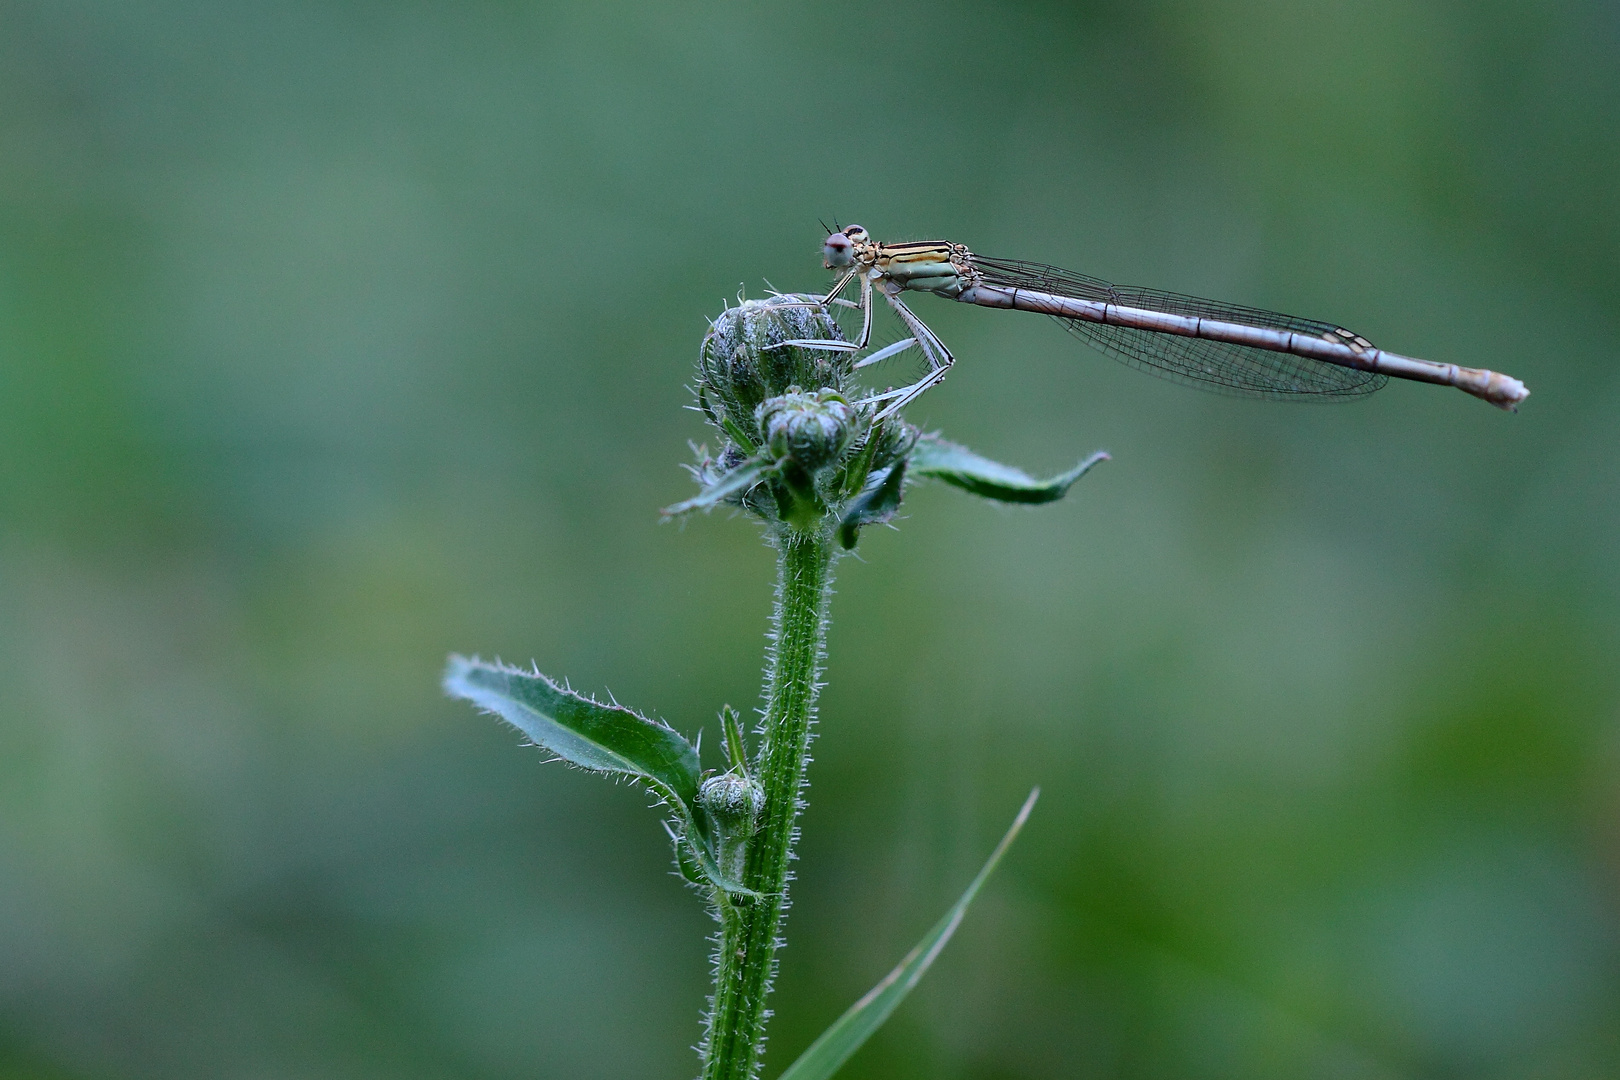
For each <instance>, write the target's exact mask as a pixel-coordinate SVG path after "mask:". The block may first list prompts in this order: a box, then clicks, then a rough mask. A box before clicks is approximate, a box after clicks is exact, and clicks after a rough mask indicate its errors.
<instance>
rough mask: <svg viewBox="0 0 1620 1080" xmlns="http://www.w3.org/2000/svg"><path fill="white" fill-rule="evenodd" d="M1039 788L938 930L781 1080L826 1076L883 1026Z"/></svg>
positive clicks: (1007, 841)
mask: <svg viewBox="0 0 1620 1080" xmlns="http://www.w3.org/2000/svg"><path fill="white" fill-rule="evenodd" d="M1040 794H1041V789H1040V788H1036V789H1035V790H1034V791H1031V792H1030V793H1029V798H1027V799H1025V800H1024V806H1023V809H1021V810H1019V811H1018V816H1017V817H1016V818H1014V819H1013V823H1012V827H1011V828H1009V829H1008V830H1007V835H1006V836H1003V837H1002V838H1001V843H999V844H997V845H996V849H995V850H994V851H992V852H991V853H990V858H989V859H987V860H986V861H985V864H984V869H982V870H980V871H979V875H978V877H975V878H974V879H973V881H972V883H970V884H969V885H968V887H967V891H966V892H964V893H963V894H962V896H961V899H959V900H957V901H956V903H955V904H954V905H952V907H951V910H949V911H947V912H946V913H945V917H944V918H942V919H940V920H939V922H937V923H935V924H934V928H933V929H932V930H930V931H928V933H927V934H926V935H924V937H923V939H922V940H921V941H919V942H917V946H916V948H914V949H912V950H911V951H910V952H909V953H907V954H906V958H905V959H904V960H902V961H900V965H899V966H898V967H896V968H895V969H894V970H893V971H891V972H889V973H888V974H887V975H885V976H884V977H883V980H882V981H881V982H879V983H878V984H877V985H876V986H874V987H872V989H871V990H869V991H867V993H866V996H865V997H863V998H861V1000H859V1001H857V1002H856V1003H855V1004H853V1005H851V1006H850V1007H849V1011H848V1012H846V1013H844V1015H843V1016H840V1017H839V1018H838V1019H837V1021H835V1022H834V1023H833V1026H832V1027H830V1028H828V1029H827V1030H826V1031H823V1032H822V1033H821V1035H820V1036H819V1037H818V1038H817V1039H816V1041H815V1042H813V1043H811V1044H810V1048H809V1049H808V1050H806V1051H805V1052H804V1053H802V1054H800V1055H799V1060H797V1061H795V1062H794V1063H793V1064H792V1065H789V1066H788V1069H787V1072H785V1073H783V1074H782V1076H781V1080H827V1078H828V1077H830V1076H832V1075H833V1073H835V1072H837V1071H838V1070H839V1069H840V1068H841V1067H842V1066H843V1064H844V1062H846V1061H848V1060H849V1057H850V1055H851V1054H853V1053H855V1051H857V1050H859V1049H860V1048H861V1044H863V1043H865V1042H866V1040H867V1039H869V1038H871V1036H872V1033H873V1032H875V1031H876V1030H877V1029H878V1028H880V1027H882V1026H883V1022H884V1021H885V1020H887V1019H888V1018H889V1015H890V1014H891V1013H893V1012H894V1010H895V1008H896V1007H897V1006H899V1004H900V1003H901V1002H902V1001H904V1000H905V998H906V995H907V994H909V993H911V991H912V988H913V987H915V986H916V985H917V983H918V981H919V980H920V979H922V977H923V973H924V972H926V971H927V970H928V968H929V966H930V965H931V964H933V962H934V960H935V958H936V957H938V956H939V954H940V952H941V950H943V949H944V948H945V943H946V942H948V941H950V940H951V935H952V934H954V933H956V928H957V927H958V926H960V925H961V923H962V916H963V915H964V914H966V913H967V909H968V905H969V904H971V903H973V898H974V897H975V896H977V895H978V894H979V888H980V886H982V885H983V884H984V883H985V881H986V879H988V878H989V877H990V873H991V871H993V870H995V868H996V864H997V863H999V862H1000V861H1001V857H1002V856H1003V855H1005V854H1006V853H1007V848H1008V847H1010V846H1011V845H1012V842H1013V838H1014V837H1016V836H1017V835H1018V830H1019V829H1022V828H1023V827H1024V822H1025V821H1027V820H1029V812H1030V811H1031V810H1033V809H1034V808H1035V800H1036V799H1037V798H1039V797H1040Z"/></svg>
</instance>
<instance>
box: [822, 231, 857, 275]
mask: <svg viewBox="0 0 1620 1080" xmlns="http://www.w3.org/2000/svg"><path fill="white" fill-rule="evenodd" d="M854 251H855V245H854V243H852V242H851V241H850V239H849V237H848V236H846V235H844V234H843V233H841V232H835V233H833V234H832V235H831V236H829V237H827V242H826V243H824V244H823V245H822V246H821V255H822V260H823V261H824V262H826V264H827V267H828V268H829V269H831V268H833V267H836V266H848V265H849V263H850V259H851V256H852V254H853V252H854Z"/></svg>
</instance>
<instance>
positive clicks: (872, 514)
mask: <svg viewBox="0 0 1620 1080" xmlns="http://www.w3.org/2000/svg"><path fill="white" fill-rule="evenodd" d="M905 482H906V463H905V461H904V460H901V461H897V462H895V463H894V464H893V465H892V466H890V468H889V470H888V472H886V473H884V474H883V479H882V480H880V481H879V482H878V483H876V484H874V485H873V486H871V487H869V488H867V489H866V490H865V491H864V492H862V493H861V494H860V495H859V496H857V497H856V498H855V499H854V500H852V501H851V502H850V504H849V509H848V510H846V511H845V512H844V517H843V520H841V521H840V522H839V523H838V542H839V543H840V544H842V545H843V546H844V550H846V551H849V550H852V549H853V548H854V547H855V542H856V540H857V539H859V537H860V532H861V529H862V528H863V527H865V526H867V525H875V524H881V523H882V522H885V521H888V520H889V519H890V518H892V517H894V514H895V511H897V510H899V509H900V499H901V498H902V497H903V495H904V493H905Z"/></svg>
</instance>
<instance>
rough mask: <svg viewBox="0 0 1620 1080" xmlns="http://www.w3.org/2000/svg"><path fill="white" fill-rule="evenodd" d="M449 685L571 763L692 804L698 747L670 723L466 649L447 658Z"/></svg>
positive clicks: (679, 804) (453, 692)
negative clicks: (481, 657) (487, 660)
mask: <svg viewBox="0 0 1620 1080" xmlns="http://www.w3.org/2000/svg"><path fill="white" fill-rule="evenodd" d="M444 689H445V692H446V693H448V694H449V695H451V696H452V697H459V698H465V699H467V700H468V701H470V702H472V703H473V704H474V705H477V706H478V707H479V708H481V709H484V710H486V711H488V712H491V713H494V714H495V715H496V716H499V717H500V718H501V719H502V720H505V721H506V722H507V723H508V724H511V725H512V726H513V727H515V728H517V729H518V730H519V731H521V732H523V734H525V735H527V736H528V737H529V740H530V741H531V742H533V743H534V744H535V745H536V746H538V747H540V748H541V749H542V750H547V751H549V752H551V753H552V754H555V755H556V756H557V757H559V758H561V759H562V760H563V761H566V762H568V763H569V764H570V765H577V766H579V767H580V768H582V769H589V770H591V771H592V772H600V773H609V774H612V775H616V776H628V777H631V778H633V779H635V780H638V781H640V782H642V783H645V784H646V785H647V786H648V787H650V788H652V789H653V790H654V791H655V792H657V793H658V794H659V795H660V796H661V797H662V798H663V799H664V801H665V802H667V803H670V804H671V807H672V809H679V808H681V807H686V808H688V809H689V808H690V807H691V806H692V800H693V798H694V797H696V795H697V789H698V783H699V781H700V780H701V771H700V769H699V767H698V754H697V749H696V748H695V747H694V746H693V745H692V744H691V743H689V742H687V741H686V738H685V737H684V736H682V735H681V733H680V732H678V731H676V730H675V729H674V728H672V727H670V726H669V725H667V724H663V723H659V722H658V721H656V720H649V719H647V718H646V717H645V716H641V715H639V714H638V713H635V712H632V711H631V710H629V709H626V708H624V707H623V706H621V705H602V704H600V703H598V702H595V701H592V700H591V699H590V698H588V697H585V696H583V695H581V694H576V693H574V692H573V691H572V690H569V689H567V688H566V687H562V686H558V685H557V684H556V683H554V682H552V681H551V680H550V679H548V678H546V677H545V676H544V675H542V674H540V673H539V672H537V671H536V672H530V671H520V670H518V669H517V668H511V667H507V666H506V665H504V664H486V663H484V662H483V661H481V660H469V659H467V658H466V657H464V656H452V657H451V658H450V666H449V668H448V669H447V670H446V671H445V675H444Z"/></svg>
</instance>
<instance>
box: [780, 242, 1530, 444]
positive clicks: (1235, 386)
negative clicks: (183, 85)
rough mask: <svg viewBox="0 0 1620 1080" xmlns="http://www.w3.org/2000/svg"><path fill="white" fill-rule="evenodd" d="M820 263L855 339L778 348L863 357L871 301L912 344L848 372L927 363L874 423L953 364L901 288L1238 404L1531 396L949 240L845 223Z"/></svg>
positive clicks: (1478, 377)
mask: <svg viewBox="0 0 1620 1080" xmlns="http://www.w3.org/2000/svg"><path fill="white" fill-rule="evenodd" d="M822 254H823V257H824V263H825V265H826V267H827V269H829V270H841V271H843V276H842V277H840V278H839V279H838V282H837V284H836V285H834V286H833V289H832V291H831V292H829V293H828V294H827V296H826V298H825V299H824V300H823V301H822V304H823V305H827V304H834V303H840V304H844V305H846V306H854V307H857V308H858V309H859V310H860V312H861V331H860V334H859V335H858V337H857V338H856V340H854V341H832V340H795V341H789V342H784V343H783V344H784V345H800V346H809V347H813V348H820V349H836V350H842V351H848V352H860V351H861V350H863V349H865V348H866V345H867V342H868V341H870V340H871V336H872V293H873V292H874V291H876V292H880V293H882V294H883V297H884V299H886V300H887V301H888V302H889V305H890V306H891V307H892V308H894V311H895V313H896V314H897V315H899V316H900V320H901V322H903V323H905V325H906V329H907V330H909V331H910V332H911V337H908V338H905V339H904V340H902V341H897V342H895V343H894V344H893V345H890V346H888V347H887V348H884V349H879V350H878V351H876V352H874V353H872V354H871V355H870V356H866V357H864V358H862V359H861V360H860V361H858V362H857V363H856V365H855V366H856V367H866V366H867V365H869V364H875V363H877V362H878V361H880V360H884V359H887V358H888V357H890V356H893V355H895V354H896V353H899V352H903V351H905V350H906V349H909V348H911V347H912V346H913V345H915V346H917V347H919V348H921V350H922V352H923V355H924V356H925V357H926V358H927V363H928V371H927V373H926V374H925V375H923V377H922V378H921V379H919V380H917V381H916V382H914V383H912V384H911V385H910V386H904V387H901V388H900V389H898V390H890V391H888V392H886V393H882V394H878V395H876V396H874V397H873V398H871V399H870V400H871V401H873V402H879V403H882V404H883V408H882V409H881V410H880V412H879V416H887V415H888V414H890V413H893V412H895V411H896V410H898V409H900V408H901V407H903V406H905V405H906V404H908V403H909V402H911V401H914V400H915V399H916V398H917V396H918V395H920V394H921V393H923V391H925V390H927V389H928V388H929V387H931V386H935V385H937V384H938V383H939V382H940V381H941V380H942V379H944V378H945V373H946V372H947V371H949V370H950V369H951V365H952V364H954V363H955V362H956V358H955V357H954V356H952V355H951V351H950V350H949V349H947V348H946V347H945V343H944V342H942V341H940V339H939V337H938V335H936V334H935V333H934V332H933V331H932V330H930V329H929V328H928V327H927V326H926V325H925V324H924V323H923V321H922V320H921V319H919V318H917V316H916V315H914V314H913V313H912V311H911V309H910V308H909V307H907V306H906V305H905V304H904V303H903V302H902V301H901V299H900V294H901V293H902V292H905V291H907V290H911V291H913V292H931V293H934V294H936V295H939V296H944V297H948V298H949V299H952V300H960V301H962V302H963V303H967V304H978V305H980V306H982V307H994V308H1017V309H1018V310H1020V311H1034V312H1039V313H1040V314H1043V315H1050V316H1052V317H1053V318H1055V319H1057V320H1058V321H1059V322H1060V323H1062V324H1063V325H1064V326H1065V327H1067V328H1068V329H1069V330H1070V331H1071V332H1072V333H1074V334H1075V335H1076V336H1077V337H1080V338H1082V339H1083V340H1085V341H1086V342H1088V343H1089V344H1091V345H1094V346H1096V347H1097V348H1098V349H1100V350H1102V351H1103V352H1105V353H1107V354H1109V355H1110V356H1113V357H1115V358H1117V359H1119V360H1123V361H1124V362H1125V363H1127V364H1130V365H1131V366H1132V367H1136V368H1140V369H1142V370H1144V371H1148V372H1151V373H1153V374H1155V375H1161V376H1164V377H1166V378H1170V379H1174V380H1176V381H1178V382H1185V383H1190V384H1192V385H1195V386H1199V387H1203V388H1205V389H1211V390H1217V391H1221V392H1223V393H1228V394H1237V395H1241V396H1245V397H1262V398H1273V399H1285V400H1286V399H1296V400H1322V399H1334V398H1353V397H1361V396H1363V395H1365V394H1370V393H1372V392H1373V391H1374V390H1377V389H1378V388H1379V387H1381V386H1383V385H1384V383H1385V382H1386V381H1388V380H1387V378H1386V377H1387V376H1391V375H1393V376H1394V377H1396V378H1398V379H1414V380H1417V381H1418V382H1429V383H1438V384H1440V385H1442V386H1455V387H1457V388H1458V389H1459V390H1465V391H1467V392H1468V393H1470V394H1473V395H1474V396H1475V397H1478V398H1483V399H1484V400H1486V401H1488V402H1490V403H1491V404H1492V405H1496V406H1499V407H1501V408H1503V409H1507V410H1509V411H1515V410H1516V406H1517V405H1518V404H1519V402H1521V401H1523V400H1524V399H1525V398H1526V397H1528V396H1529V394H1530V391H1528V390H1526V389H1525V387H1524V384H1523V383H1522V382H1520V381H1519V380H1518V379H1515V378H1512V377H1510V376H1507V375H1500V374H1498V373H1496V372H1494V371H1485V370H1483V369H1480V368H1465V367H1458V366H1457V365H1456V364H1436V363H1433V362H1431V361H1428V360H1416V359H1413V358H1412V357H1409V356H1399V355H1397V354H1395V353H1391V352H1385V351H1384V350H1382V349H1378V348H1375V347H1374V346H1373V344H1372V343H1371V342H1370V341H1368V340H1367V339H1366V338H1364V337H1362V336H1361V335H1360V334H1355V333H1351V332H1350V331H1349V330H1346V329H1344V328H1343V327H1342V326H1336V325H1334V324H1332V323H1324V322H1317V321H1315V320H1314V319H1300V318H1296V317H1294V316H1292V315H1278V314H1276V313H1275V312H1271V311H1262V310H1260V309H1259V308H1251V307H1241V306H1239V305H1236V304H1223V303H1220V302H1218V301H1214V300H1200V299H1198V298H1197V297H1193V296H1180V295H1178V294H1176V293H1168V292H1161V291H1159V290H1157V289H1140V288H1132V287H1127V286H1122V285H1111V284H1109V283H1108V282H1106V281H1102V280H1100V279H1098V278H1093V277H1087V276H1085V275H1084V274H1076V273H1071V272H1070V271H1068V270H1059V269H1058V268H1057V267H1054V266H1044V265H1042V264H1040V263H1030V262H1015V261H1013V260H1011V259H988V258H985V257H984V256H982V255H975V254H973V252H971V251H969V250H968V249H967V248H965V247H963V246H962V245H961V244H953V243H950V242H949V241H945V240H925V241H919V242H916V243H906V244H880V243H878V242H876V241H875V240H873V239H872V238H871V237H870V236H868V235H867V233H866V230H865V229H863V228H861V227H860V226H859V225H849V226H845V227H844V228H842V229H840V230H838V231H837V232H834V233H832V234H831V235H829V236H828V237H827V242H826V244H825V245H824V246H823V248H822ZM856 280H858V281H859V282H860V301H859V303H857V304H853V305H852V304H851V302H850V301H848V300H843V299H840V296H839V294H840V293H842V292H843V291H844V290H845V289H846V288H847V287H848V286H849V283H850V282H851V281H856Z"/></svg>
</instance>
